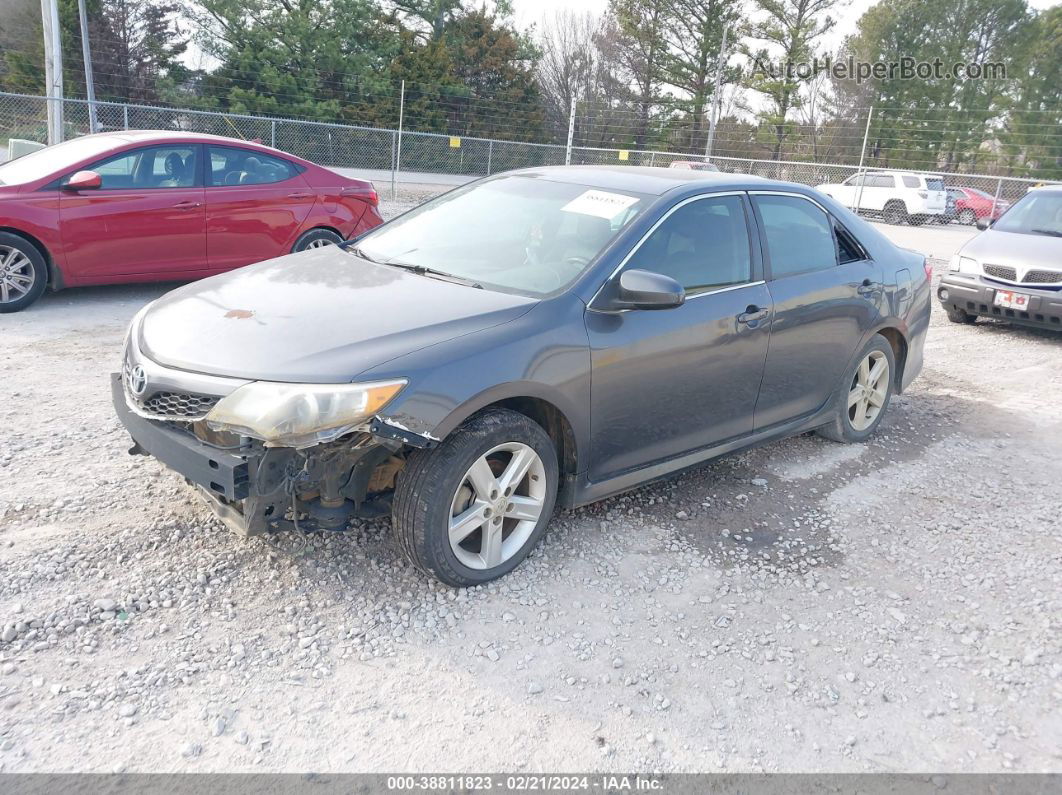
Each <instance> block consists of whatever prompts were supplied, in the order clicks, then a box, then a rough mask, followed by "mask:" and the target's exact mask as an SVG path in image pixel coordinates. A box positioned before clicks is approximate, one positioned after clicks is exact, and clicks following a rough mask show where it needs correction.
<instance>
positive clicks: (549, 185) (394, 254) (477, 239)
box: [352, 176, 648, 297]
mask: <svg viewBox="0 0 1062 795" xmlns="http://www.w3.org/2000/svg"><path fill="white" fill-rule="evenodd" d="M647 204H648V200H647V197H646V196H644V195H642V194H635V193H629V192H620V191H615V190H606V189H604V188H594V187H590V186H587V185H576V184H572V183H568V182H552V181H550V180H548V179H543V178H541V177H531V176H508V177H498V178H495V179H491V180H488V181H485V182H480V183H476V184H474V185H470V186H467V187H464V188H459V189H457V190H455V191H451V192H450V193H447V194H446V195H444V196H440V197H439V198H438V199H435V200H434V201H430V202H428V203H427V204H424V205H421V206H420V207H418V208H417V209H415V210H413V211H411V212H409V213H407V214H405V215H403V216H401V217H399V218H397V219H395V220H394V221H392V222H391V223H389V224H385V225H384V226H382V227H380V228H379V230H377V231H375V232H371V233H369V234H368V235H367V236H365V237H363V238H362V239H361V240H359V241H358V244H357V246H356V248H354V249H352V250H353V251H354V252H355V253H356V254H358V255H360V256H363V257H365V258H366V259H369V260H372V261H374V262H381V263H385V264H395V265H405V266H411V267H415V268H425V269H431V270H433V271H440V272H442V273H445V274H449V275H452V276H457V277H460V278H461V279H467V280H470V281H473V282H476V283H477V284H479V285H481V286H483V287H486V288H493V289H498V290H502V291H505V292H514V293H518V294H521V295H530V296H535V297H542V296H545V295H549V294H551V293H555V292H557V291H558V290H561V289H563V288H564V287H567V286H568V285H569V284H571V283H572V282H573V281H574V280H575V279H576V278H577V277H578V276H579V275H580V274H582V273H583V271H585V270H586V267H587V265H589V263H590V262H591V261H592V260H593V259H594V258H595V257H596V256H597V255H598V254H599V253H600V252H601V251H602V250H603V249H604V248H605V246H607V245H608V243H609V242H610V241H611V240H612V239H613V238H614V237H615V236H616V233H617V232H619V230H620V229H622V228H623V227H624V226H626V225H627V224H628V223H630V221H631V219H633V218H634V217H636V216H637V215H638V213H639V212H641V210H642V209H643V208H644V207H645V206H646V205H647Z"/></svg>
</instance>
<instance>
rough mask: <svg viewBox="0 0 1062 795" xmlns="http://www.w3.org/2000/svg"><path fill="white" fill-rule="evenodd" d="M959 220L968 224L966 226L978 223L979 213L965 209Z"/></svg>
mask: <svg viewBox="0 0 1062 795" xmlns="http://www.w3.org/2000/svg"><path fill="white" fill-rule="evenodd" d="M959 222H960V223H963V224H966V226H973V225H974V224H976V223H977V213H975V212H974V211H973V210H963V211H962V212H961V213H960V214H959Z"/></svg>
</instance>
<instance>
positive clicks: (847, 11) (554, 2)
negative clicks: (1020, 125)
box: [512, 0, 1060, 50]
mask: <svg viewBox="0 0 1062 795" xmlns="http://www.w3.org/2000/svg"><path fill="white" fill-rule="evenodd" d="M929 1H930V2H947V0H929ZM875 2H877V0H851V2H849V3H847V4H843V3H842V5H841V6H840V7H839V8H838V10H837V12H836V15H837V18H838V22H837V26H836V27H835V28H834V29H833V30H832V31H831V32H830V35H829V36H828V37H827V38H826V40H825V42H824V43H825V44H826V46H827V48H828V49H831V50H832V49H834V48H835V47H837V46H838V45H839V44H840V43H841V42H842V41H844V38H845V36H847V35H848V34H850V33H852V32H854V31H855V27H856V22H858V21H859V18H860V17H861V16H862V15H863V12H864V11H866V10H867V9H868V8H870V7H871V6H872V5H874V4H875ZM1059 2H1060V0H1029V5H1031V6H1032V7H1033V8H1038V9H1044V8H1051V7H1052V6H1056V5H1058V4H1059ZM512 5H513V9H514V10H515V12H516V19H517V22H519V23H520V27H526V26H527V25H530V24H531V23H535V22H539V21H540V20H541V19H542V18H543V17H544V16H552V15H554V14H555V13H556V12H557V11H559V10H562V9H565V8H570V9H572V10H573V11H579V10H583V11H593V12H594V13H598V14H599V13H601V12H602V11H604V10H605V9H606V8H607V7H608V0H512Z"/></svg>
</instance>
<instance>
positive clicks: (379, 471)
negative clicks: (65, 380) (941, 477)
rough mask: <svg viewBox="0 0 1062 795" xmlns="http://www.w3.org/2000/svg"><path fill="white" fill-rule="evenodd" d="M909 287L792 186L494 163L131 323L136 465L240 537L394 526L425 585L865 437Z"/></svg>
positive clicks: (904, 354)
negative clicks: (652, 488) (762, 460)
mask: <svg viewBox="0 0 1062 795" xmlns="http://www.w3.org/2000/svg"><path fill="white" fill-rule="evenodd" d="M930 303H931V295H930V287H929V279H928V275H927V271H926V265H925V260H924V258H923V257H922V256H921V255H918V254H915V253H913V252H910V251H905V250H902V249H898V248H896V247H895V246H893V245H892V244H891V243H890V242H889V241H888V240H886V239H885V238H884V237H883V236H882V235H881V234H880V233H878V232H877V231H876V230H875V229H874V228H872V227H871V226H869V225H867V224H866V223H864V222H863V221H861V220H860V219H859V218H858V217H856V216H855V215H853V214H852V213H851V212H850V211H848V210H847V209H845V208H844V207H843V206H841V205H840V204H838V203H837V202H835V201H833V200H832V199H830V198H828V197H826V196H823V195H822V194H820V193H818V192H816V191H815V190H813V189H810V188H807V187H804V186H801V185H792V184H788V183H783V182H771V181H767V180H761V179H758V178H756V177H750V176H742V175H734V174H705V173H701V172H690V171H682V170H679V169H654V168H632V167H553V168H533V169H527V170H523V171H514V172H510V173H506V174H501V175H498V176H494V177H490V178H488V179H483V180H480V181H478V182H475V183H472V184H470V185H467V186H464V187H461V188H458V189H456V190H454V191H451V192H450V193H447V194H445V195H443V196H440V197H439V198H436V199H434V200H432V201H430V202H427V203H426V204H424V205H421V206H420V207H418V208H416V209H414V210H412V211H410V212H408V213H406V214H405V215H402V216H400V217H398V218H396V219H395V220H393V221H391V222H390V223H387V224H385V225H383V226H381V227H378V228H377V229H375V230H373V231H371V232H369V233H368V234H366V235H364V236H363V237H361V238H359V239H357V240H352V241H349V242H347V243H345V244H343V245H341V246H337V247H328V248H318V249H313V250H310V251H306V252H302V253H299V254H293V255H290V256H285V257H280V258H279V259H274V260H269V261H266V262H262V263H260V264H258V265H253V266H250V267H247V268H243V269H241V270H237V271H234V272H232V273H228V274H225V275H222V276H215V277H213V278H210V279H205V280H203V281H200V282H196V283H194V284H190V285H187V286H185V287H181V288H179V289H177V290H174V291H173V292H171V293H169V294H167V295H165V296H163V297H162V298H160V299H159V300H158V301H156V302H154V303H152V304H149V305H148V306H147V307H145V308H144V309H143V310H141V311H140V313H139V314H137V316H136V317H135V318H134V320H133V322H132V324H131V326H130V329H129V334H128V338H127V340H126V344H125V353H124V362H123V365H122V372H121V373H115V374H114V376H113V383H112V387H113V398H114V406H115V409H116V410H117V412H118V416H119V417H120V418H121V420H122V422H123V423H124V424H125V426H126V427H127V428H128V430H129V433H130V434H131V435H132V437H133V441H134V444H133V447H132V450H131V452H133V453H137V454H146V455H152V456H155V457H156V458H157V459H159V460H160V461H161V462H163V463H164V464H166V465H168V466H169V467H171V468H172V469H174V470H176V471H177V472H179V473H180V474H182V475H183V476H184V477H185V478H187V480H188V481H189V482H190V483H191V484H193V485H194V486H195V487H196V488H197V489H198V491H199V492H200V493H201V494H202V495H203V496H204V497H205V498H206V500H207V501H208V502H209V503H210V505H211V506H212V507H213V509H214V510H215V511H216V512H217V514H218V516H219V517H220V518H221V519H222V520H224V521H225V523H226V524H228V525H229V526H230V527H231V528H233V529H234V530H236V531H238V532H240V533H243V534H259V533H268V532H271V531H275V530H290V529H299V530H308V529H317V530H321V529H325V530H341V529H344V528H346V527H347V526H348V524H349V523H350V520H351V519H352V518H353V517H375V516H381V515H386V514H387V513H390V515H391V524H392V527H393V530H394V534H395V537H396V539H397V541H398V544H399V545H400V547H401V548H402V550H403V551H404V552H405V554H406V555H407V556H408V557H409V560H410V561H411V562H412V563H413V564H414V565H415V566H417V567H418V568H419V569H421V570H422V571H424V572H426V573H428V574H431V575H433V576H435V577H437V578H438V579H439V580H441V581H443V582H444V583H448V584H450V585H455V586H468V585H475V584H478V583H483V582H487V581H488V580H492V579H494V578H496V577H499V576H501V575H503V574H505V573H507V572H509V571H510V570H512V569H513V568H514V567H516V566H517V565H518V564H519V563H520V562H521V561H522V560H523V559H524V558H525V557H527V555H528V554H529V553H530V551H531V550H532V549H533V548H534V547H535V545H536V544H537V543H538V541H539V540H540V539H541V537H542V535H543V533H545V531H546V527H547V525H548V524H549V521H550V517H551V516H552V514H553V512H554V510H555V508H556V507H557V506H560V507H564V508H571V507H573V506H578V505H583V504H586V503H589V502H593V501H594V500H599V499H601V498H603V497H607V496H609V495H611V494H616V493H617V492H621V491H624V490H626V489H631V488H634V487H636V486H638V485H639V484H642V483H645V482H647V481H649V480H652V479H654V478H659V477H662V476H665V475H668V474H670V473H673V472H676V471H678V470H681V469H684V468H687V467H691V466H694V465H697V464H699V463H701V462H703V461H706V460H708V459H711V458H715V457H717V456H721V455H724V454H726V453H730V452H733V451H735V450H740V449H743V448H747V447H750V446H752V445H758V444H762V443H764V442H768V441H771V440H774V439H780V438H782V437H785V436H791V435H793V434H798V433H803V432H805V431H810V430H815V431H817V432H819V433H821V434H822V435H823V436H826V437H828V438H830V439H834V440H836V441H838V442H859V441H862V440H864V439H866V438H867V437H868V436H869V435H870V434H872V433H873V432H874V430H875V429H876V428H877V427H878V425H879V424H880V423H881V421H882V418H883V416H884V414H885V412H886V410H887V408H888V406H889V399H890V397H891V396H892V395H893V394H895V393H897V392H900V391H902V390H903V389H904V388H905V387H906V386H907V385H908V384H910V383H911V381H912V380H913V379H914V378H915V377H916V376H917V374H918V372H919V370H920V369H921V367H922V349H923V343H924V341H925V335H926V329H927V327H928V325H929V312H930Z"/></svg>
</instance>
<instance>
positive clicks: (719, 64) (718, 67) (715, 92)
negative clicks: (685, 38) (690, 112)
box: [704, 25, 730, 160]
mask: <svg viewBox="0 0 1062 795" xmlns="http://www.w3.org/2000/svg"><path fill="white" fill-rule="evenodd" d="M729 32H730V26H729V25H727V26H726V27H724V28H723V41H722V43H721V44H720V45H719V57H718V58H717V59H716V61H715V87H714V88H713V89H712V118H711V121H710V122H709V123H708V144H707V145H706V146H705V147H704V159H705V160H707V159H708V158H710V157H711V156H712V143H713V142H714V141H715V125H716V124H718V123H719V102H720V97H719V95H720V93H722V90H723V69H724V68H725V67H726V34H727V33H729Z"/></svg>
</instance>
